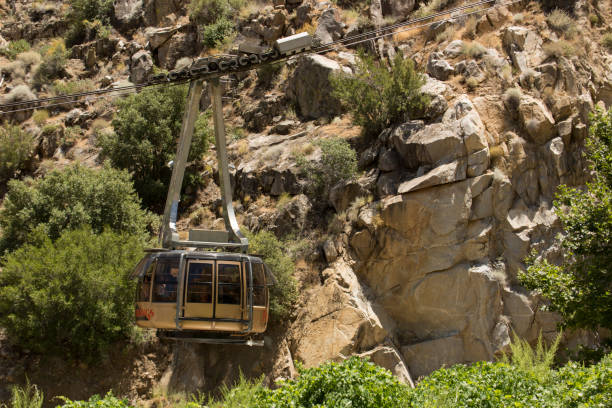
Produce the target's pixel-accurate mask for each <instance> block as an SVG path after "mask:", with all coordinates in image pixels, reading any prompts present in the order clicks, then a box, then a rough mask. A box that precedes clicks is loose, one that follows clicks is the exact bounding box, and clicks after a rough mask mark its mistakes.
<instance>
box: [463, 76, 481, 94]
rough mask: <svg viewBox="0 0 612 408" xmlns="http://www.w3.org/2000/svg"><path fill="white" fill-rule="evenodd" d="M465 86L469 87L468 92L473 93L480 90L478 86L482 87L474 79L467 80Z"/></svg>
mask: <svg viewBox="0 0 612 408" xmlns="http://www.w3.org/2000/svg"><path fill="white" fill-rule="evenodd" d="M465 85H466V86H467V88H468V90H470V91H473V90H475V89H476V88H478V85H480V82H479V81H478V79H476V78H474V77H470V78H468V79H466V80H465Z"/></svg>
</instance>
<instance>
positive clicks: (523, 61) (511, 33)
mask: <svg viewBox="0 0 612 408" xmlns="http://www.w3.org/2000/svg"><path fill="white" fill-rule="evenodd" d="M502 41H503V44H504V47H505V48H506V51H507V52H508V55H510V57H511V58H512V62H513V63H514V66H515V67H516V68H517V69H518V70H519V71H520V72H524V71H526V70H527V69H528V68H533V67H536V66H538V65H540V64H541V63H542V62H543V61H544V60H545V59H546V56H545V54H544V52H543V51H542V38H541V37H540V36H539V35H538V34H537V33H535V32H533V31H531V30H529V29H528V28H526V27H517V26H512V27H508V28H506V29H505V30H504V32H503V34H502Z"/></svg>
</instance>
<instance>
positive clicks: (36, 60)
mask: <svg viewBox="0 0 612 408" xmlns="http://www.w3.org/2000/svg"><path fill="white" fill-rule="evenodd" d="M17 60H18V61H21V62H23V65H24V66H26V67H28V68H29V67H31V66H34V65H37V64H40V62H41V61H42V57H41V56H40V54H39V53H37V52H36V51H26V52H22V53H21V54H19V55H17Z"/></svg>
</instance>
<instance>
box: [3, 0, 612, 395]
mask: <svg viewBox="0 0 612 408" xmlns="http://www.w3.org/2000/svg"><path fill="white" fill-rule="evenodd" d="M13 3H15V2H13ZM602 3H605V2H599V8H597V9H595V8H594V6H593V5H592V4H591V3H590V2H587V1H578V2H575V4H573V6H571V7H570V9H571V10H572V11H573V13H574V18H575V20H576V24H577V25H578V26H579V27H582V28H583V33H582V35H583V37H584V40H583V39H580V37H579V38H578V39H577V40H575V41H574V47H575V49H576V50H577V54H575V55H565V56H563V55H558V54H551V52H550V51H547V49H548V48H547V45H548V44H554V43H556V42H557V41H558V40H559V37H560V36H561V34H560V33H556V32H554V31H552V30H551V29H549V27H548V26H547V24H546V22H545V21H544V18H543V15H542V12H541V11H540V10H539V7H537V6H536V4H534V3H530V4H529V5H528V6H526V8H525V7H523V6H520V7H519V6H516V8H515V9H508V8H506V7H504V6H503V5H498V6H497V7H496V8H493V9H491V10H490V11H488V12H487V13H486V14H485V15H482V16H478V17H477V18H476V19H475V20H471V21H467V20H466V19H458V20H457V21H454V22H452V23H448V22H445V23H441V24H437V25H434V26H432V27H430V28H427V29H425V31H424V32H422V33H421V34H420V35H415V36H412V37H410V38H406V37H402V36H401V35H398V36H397V37H396V38H395V40H397V42H392V41H382V40H381V41H378V42H377V43H375V44H368V47H370V49H371V50H374V49H375V50H376V51H377V53H378V55H379V56H380V57H381V58H382V59H383V61H384V60H385V59H387V58H393V55H395V53H397V52H400V51H401V52H403V53H404V55H405V56H406V57H408V58H412V59H414V60H415V61H416V62H417V64H418V65H419V66H421V67H423V69H425V70H426V72H427V81H426V84H425V85H424V86H423V88H422V92H423V93H425V94H428V95H429V96H430V99H431V104H430V106H429V108H428V109H427V110H426V111H425V112H422V114H421V115H420V117H419V118H415V120H409V121H406V122H405V123H401V124H398V125H396V126H394V127H392V128H389V129H386V130H385V131H383V132H382V133H381V134H380V135H379V136H378V137H377V138H375V140H370V141H368V142H367V143H364V141H363V140H360V139H359V129H358V128H355V127H353V126H352V125H351V124H350V119H349V118H348V117H347V116H346V115H343V113H342V109H341V107H340V105H339V103H338V101H337V100H335V99H334V98H333V97H331V96H330V92H329V90H330V84H329V80H328V75H329V73H331V72H335V71H343V72H347V73H350V72H354V70H355V69H356V67H355V55H354V53H353V50H348V49H347V50H342V51H340V52H338V53H334V54H332V55H327V56H318V55H317V56H306V57H300V58H297V59H292V60H290V61H289V62H288V63H287V65H286V67H285V68H283V70H281V71H280V72H279V73H276V74H274V75H273V78H272V79H271V80H268V79H266V73H265V72H258V73H250V74H248V75H247V74H245V75H239V76H237V77H235V78H232V83H233V84H234V85H233V89H232V95H233V96H235V97H237V98H236V99H235V100H234V102H233V104H231V105H229V104H228V105H227V106H226V107H225V112H226V119H227V120H228V122H229V124H230V125H231V126H232V127H242V128H245V129H247V130H248V131H249V132H251V133H249V134H248V136H247V137H246V138H245V139H241V140H237V141H233V142H232V144H231V145H230V146H229V151H230V153H231V155H232V161H233V162H234V163H235V172H234V173H233V181H234V188H235V197H236V198H237V199H239V200H240V201H241V202H240V203H238V205H237V206H236V207H237V211H238V212H239V217H240V219H241V221H242V224H243V225H245V226H246V227H248V228H249V229H251V230H254V231H256V230H259V229H268V230H272V231H273V232H275V233H276V234H278V235H279V236H282V235H286V234H287V233H290V232H293V233H297V234H298V235H299V234H302V235H304V236H308V234H309V233H312V232H313V231H315V233H316V234H319V236H320V235H322V234H327V228H326V226H325V225H321V219H324V217H325V216H329V215H331V214H333V213H337V215H340V214H343V216H342V217H338V218H340V219H342V220H345V222H344V223H343V224H342V225H341V227H340V228H336V229H335V230H334V231H333V232H332V233H329V234H327V235H326V236H325V237H324V239H322V240H321V245H319V247H318V248H317V249H316V250H315V251H314V254H311V255H310V256H309V257H308V262H307V264H308V266H307V267H306V269H308V270H310V271H311V273H310V274H305V275H303V276H301V287H302V297H301V301H300V304H299V305H298V308H297V310H296V312H295V316H294V319H293V320H292V321H291V322H288V323H287V325H286V327H285V328H286V329H287V330H286V331H282V330H280V329H273V330H272V331H271V332H270V333H269V334H268V338H267V340H268V344H269V346H267V347H266V348H264V349H261V350H237V349H235V348H231V347H211V346H189V345H187V346H177V347H176V349H175V352H174V356H173V360H172V362H171V363H170V364H169V367H168V369H167V370H166V372H165V374H164V375H163V376H162V379H161V383H162V385H166V386H169V387H171V388H179V389H187V390H193V389H207V390H212V389H214V388H215V387H217V386H218V385H219V384H220V383H223V382H225V383H228V382H230V383H231V382H232V381H234V380H235V379H236V377H237V373H238V368H240V369H241V370H242V371H243V372H245V373H246V374H248V375H252V376H258V375H261V374H266V378H267V381H268V382H269V383H271V382H272V381H274V380H275V379H277V378H279V377H283V378H287V377H291V376H294V375H295V369H294V368H293V360H294V359H299V360H301V361H302V362H303V363H304V364H305V365H306V366H313V365H317V364H319V363H321V362H323V361H325V360H328V359H342V358H345V357H347V356H349V355H352V354H359V355H363V356H369V357H370V358H371V359H372V361H374V362H376V363H377V364H380V365H382V366H384V367H386V368H389V369H390V370H391V371H393V372H394V373H395V374H396V375H397V376H398V377H399V378H401V379H402V380H403V381H405V382H406V383H411V382H412V380H413V379H417V378H418V377H420V376H422V375H427V374H428V373H430V372H431V371H432V370H435V369H436V368H439V367H441V366H442V365H451V364H454V363H469V362H474V361H478V360H489V359H493V358H495V356H497V355H498V354H499V353H500V352H502V351H503V350H504V349H505V348H506V347H507V346H508V344H509V342H510V337H511V333H512V332H513V331H514V332H516V334H517V335H518V336H520V337H523V338H525V339H527V340H530V341H531V340H534V339H535V338H536V337H537V336H538V334H539V333H540V332H542V333H543V334H544V336H545V337H547V338H550V337H551V336H554V335H555V333H556V323H557V322H558V318H557V317H556V316H555V315H553V314H551V313H549V312H545V311H542V310H541V307H540V306H541V305H542V303H543V301H542V300H541V299H539V298H538V297H537V296H535V295H534V294H531V293H528V292H527V291H525V290H524V289H523V288H521V287H520V286H519V285H518V282H517V280H516V276H517V273H518V271H519V270H522V269H524V267H525V265H524V259H525V257H526V256H527V255H528V254H529V253H530V251H531V250H533V249H535V250H538V251H544V252H545V253H546V254H547V256H549V257H551V258H552V259H554V258H555V257H556V256H558V253H557V251H558V249H557V248H554V247H553V246H552V242H553V237H554V236H555V234H557V233H558V232H559V228H560V226H559V223H558V221H557V219H556V216H555V214H554V212H553V211H552V200H553V199H554V193H555V190H556V187H557V186H558V185H559V184H560V183H563V184H569V185H580V184H583V183H584V182H585V181H586V180H587V177H588V175H587V174H585V172H584V169H585V162H584V158H583V157H582V150H583V145H584V140H585V137H586V136H587V126H588V112H589V111H591V110H592V109H593V108H594V106H595V105H603V106H606V107H610V105H611V104H612V73H611V71H610V66H612V56H611V55H610V53H609V51H608V52H606V51H605V50H604V49H603V48H601V47H600V46H599V45H598V40H599V37H600V36H601V34H602V32H603V28H597V27H590V23H589V22H588V15H589V13H594V12H596V13H598V14H599V15H600V16H602V18H604V19H605V20H604V21H609V19H610V18H612V16H611V15H610V13H611V10H610V5H609V4H607V3H606V4H602ZM185 7H186V2H182V1H174V2H164V1H149V0H147V1H142V0H121V1H116V2H115V6H114V12H115V14H114V15H115V20H114V23H113V24H114V25H115V27H116V30H115V29H114V30H113V32H112V35H111V36H110V38H107V39H104V40H100V39H97V40H92V41H90V42H86V43H85V44H81V45H78V46H75V47H73V48H72V50H71V53H72V54H71V56H72V59H71V60H70V61H71V62H70V63H69V66H68V68H67V72H66V79H69V78H70V77H71V78H73V79H76V78H80V79H82V78H92V79H93V80H94V81H95V82H96V84H99V85H100V86H109V85H110V84H111V83H112V82H113V81H119V80H120V81H124V80H126V79H127V78H130V80H131V81H133V82H141V81H143V80H145V79H146V78H147V76H148V75H150V74H151V72H152V71H153V66H154V65H157V66H159V67H163V68H173V67H174V66H177V65H180V63H181V62H180V61H181V59H182V58H184V57H188V58H192V57H196V56H198V55H200V54H201V53H203V52H204V53H205V52H206V50H203V49H201V41H200V40H201V39H200V38H199V35H200V34H199V31H198V30H197V28H196V27H195V25H194V24H193V23H191V22H190V21H189V18H188V17H187V16H186V8H185ZM414 7H415V2H414V1H383V2H381V1H372V2H371V5H370V6H369V10H367V14H368V15H369V18H370V19H371V21H370V22H368V24H370V23H372V24H380V23H381V22H382V21H383V19H384V18H386V17H387V18H388V17H389V16H405V15H407V14H408V13H410V12H411V11H412V10H413V9H414ZM6 8H7V9H8V6H6ZM34 8H35V9H36V10H39V9H40V10H42V11H41V12H40V13H38V14H36V13H34V12H31V13H29V14H28V13H26V10H27V8H26V6H25V3H24V2H17V11H20V12H21V13H23V14H24V15H26V14H27V16H28V17H24V18H23V19H17V18H16V19H14V20H11V21H8V20H7V23H6V24H4V25H3V27H2V29H0V34H1V35H2V36H4V37H5V38H7V39H9V40H14V39H18V38H22V37H23V38H28V39H32V40H44V39H45V38H49V37H52V36H56V35H61V34H62V33H63V30H64V28H62V27H60V26H59V25H58V24H57V21H56V20H57V19H59V18H60V17H59V15H58V14H57V13H56V11H54V10H53V9H52V8H48V9H45V8H40V7H39V6H36V7H34ZM45 10H46V11H45ZM41 13H42V14H41ZM39 14H40V15H39ZM247 14H248V13H247ZM305 24H310V26H311V27H313V28H314V27H315V26H316V30H314V33H315V36H316V38H317V41H319V42H320V43H326V42H330V41H333V40H335V39H337V38H341V37H346V36H349V35H353V34H357V33H359V32H362V31H364V30H366V29H367V26H368V24H365V25H364V24H358V22H357V21H351V20H350V18H346V16H345V15H344V14H343V11H342V10H341V9H340V8H338V7H335V6H332V5H331V4H330V3H327V2H316V1H309V0H306V1H303V2H300V1H293V0H292V1H289V0H287V1H286V2H282V1H281V2H276V1H275V2H274V6H272V5H268V6H266V7H264V8H261V9H258V10H254V11H253V12H252V13H250V14H249V15H248V16H247V17H244V18H238V19H237V28H238V31H239V32H238V36H237V37H236V44H238V43H240V42H241V41H246V38H250V39H251V40H252V39H253V38H255V39H256V40H257V41H256V42H258V44H260V43H265V42H270V41H273V40H274V39H276V38H278V37H280V36H282V35H288V34H292V33H294V32H295V31H296V30H301V29H303V28H304V27H306V26H305ZM468 26H469V27H471V28H469V30H471V31H468ZM364 27H365V28H364ZM449 27H454V30H455V31H453V30H451V29H449ZM447 32H448V33H450V34H448V35H447V34H445V33H447ZM441 34H444V36H441ZM460 38H463V39H460ZM470 39H475V41H480V42H482V43H483V44H485V45H480V48H478V49H477V50H476V51H469V50H470V49H474V47H475V44H474V42H475V41H474V42H473V41H470ZM589 39H590V40H589ZM249 41H250V40H249ZM183 62H185V61H184V60H183ZM2 63H3V64H4V65H3V72H5V71H6V68H7V65H6V64H7V63H8V62H7V61H2ZM12 72H15V71H12ZM13 75H14V77H11V76H10V75H9V76H7V77H6V78H7V80H10V84H9V87H6V85H5V88H4V89H3V92H4V93H5V94H7V95H8V94H9V91H11V90H12V89H14V88H15V86H16V85H19V84H22V83H28V81H29V80H30V78H31V71H27V72H25V73H24V75H23V76H19V75H15V74H13ZM511 89H513V90H511ZM510 90H511V91H510ZM41 95H43V93H40V94H39V95H37V96H41ZM228 96H229V95H228ZM206 102H207V98H206V97H205V96H204V97H203V99H202V103H203V105H206ZM288 106H292V107H293V110H289V109H287V107H288ZM81 108H82V110H81V111H80V113H79V112H76V113H74V112H71V114H68V115H66V114H65V113H63V112H61V111H59V110H58V111H57V112H52V113H54V114H57V115H52V116H54V119H53V120H56V121H57V123H59V124H61V126H64V123H69V122H70V121H72V120H73V119H74V120H78V121H79V123H80V125H81V126H82V127H84V128H88V127H90V125H91V124H92V122H93V120H95V119H96V118H106V119H109V118H110V117H111V116H112V107H108V106H98V105H95V106H94V105H90V104H88V103H85V104H83V105H82V106H81ZM70 118H73V119H70ZM334 118H335V119H334ZM18 120H19V121H26V122H24V126H25V127H27V128H28V129H30V130H31V131H32V132H38V133H39V134H40V138H41V146H43V145H44V146H52V147H49V148H46V149H44V150H45V151H47V150H49V151H48V152H46V153H45V154H44V155H43V154H41V159H42V158H48V157H54V158H55V160H56V161H57V163H58V164H61V163H64V162H65V158H66V157H68V158H70V157H74V158H76V159H80V158H81V159H84V160H85V161H86V162H87V163H93V159H91V157H92V154H93V155H94V156H95V153H96V150H95V148H94V147H93V146H92V145H91V144H88V145H87V146H86V147H85V146H84V145H83V143H81V144H80V145H77V146H75V147H74V148H73V149H72V150H70V151H68V152H67V151H65V149H64V150H61V149H60V148H59V147H57V146H55V145H54V144H53V143H50V142H49V135H45V134H44V133H43V132H42V130H41V129H39V128H38V127H37V125H35V124H34V123H33V122H32V121H31V120H29V118H28V117H23V118H19V119H18ZM67 121H69V122H67ZM70 123H72V122H70ZM332 136H340V137H343V138H346V139H348V140H350V141H352V142H353V144H354V145H355V146H359V165H360V167H361V170H363V173H362V175H361V176H360V177H359V178H357V179H355V180H348V181H345V182H342V183H340V184H338V185H336V186H330V187H331V188H330V195H329V203H313V202H311V201H310V199H309V198H308V197H307V196H306V195H305V194H303V193H305V192H306V187H307V185H308V180H307V179H304V178H303V177H302V176H301V175H300V172H299V171H298V168H297V165H296V163H295V153H300V154H302V155H303V156H304V157H306V158H307V159H308V160H318V158H319V157H320V152H319V150H318V149H319V148H318V147H316V146H314V145H312V142H313V141H314V140H316V139H319V138H326V137H332ZM60 150H61V151H60ZM70 152H71V153H70ZM69 153H70V154H69ZM209 164H210V165H212V166H214V164H215V163H214V158H210V159H209ZM203 177H205V178H207V180H212V179H213V175H212V174H211V173H207V174H205V175H203ZM283 194H289V195H290V196H292V198H291V200H290V202H289V204H288V205H284V206H275V205H274V203H275V201H276V198H277V197H279V196H281V195H283ZM258 196H259V197H263V198H260V199H258V200H255V199H256V198H257V197H258ZM368 196H371V197H372V199H371V200H362V201H363V204H361V205H359V206H356V205H353V204H354V203H355V202H356V199H358V198H360V197H368ZM218 201H219V193H218V189H217V187H216V185H215V184H214V183H208V186H207V187H206V191H204V192H200V199H199V201H198V202H197V203H196V206H207V207H210V208H211V211H209V212H208V213H209V215H210V217H209V218H208V219H206V220H200V221H196V222H194V221H190V220H186V219H183V220H182V221H181V223H180V224H179V225H184V226H186V225H187V224H188V223H189V222H191V223H192V224H193V223H196V224H197V223H200V224H211V225H212V226H214V225H216V224H218V219H219V217H220V214H218V213H216V214H215V211H216V206H217V205H218ZM322 206H323V207H327V208H326V209H325V210H324V212H325V213H324V214H320V213H317V214H316V216H315V215H313V208H314V207H317V208H319V207H322ZM186 213H188V212H186ZM215 219H216V220H215ZM206 226H210V225H206ZM577 335H578V334H571V335H568V336H567V339H566V340H567V341H572V336H574V337H575V336H577ZM228 355H231V357H232V358H231V359H228V358H226V357H227V356H228Z"/></svg>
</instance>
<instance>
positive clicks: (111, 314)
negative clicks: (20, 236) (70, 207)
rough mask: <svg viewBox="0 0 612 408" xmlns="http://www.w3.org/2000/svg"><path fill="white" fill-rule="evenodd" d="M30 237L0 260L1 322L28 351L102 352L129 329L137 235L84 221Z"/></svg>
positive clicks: (90, 356) (87, 356)
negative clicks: (57, 234) (53, 236)
mask: <svg viewBox="0 0 612 408" xmlns="http://www.w3.org/2000/svg"><path fill="white" fill-rule="evenodd" d="M33 241H34V242H33V243H31V244H27V245H24V246H23V247H21V248H19V249H18V250H16V251H15V252H13V253H11V254H9V255H8V256H7V257H6V261H5V262H4V264H3V265H2V273H1V274H0V326H1V327H3V328H4V329H6V333H7V335H8V338H9V340H10V341H11V342H12V343H14V344H17V345H19V346H20V347H22V348H25V349H29V350H32V351H34V352H38V353H62V354H67V355H68V356H70V357H73V358H79V359H82V360H85V361H90V360H96V359H98V358H100V353H101V352H102V351H104V350H105V348H106V347H107V346H108V345H109V344H111V343H112V342H114V341H117V340H119V339H122V338H125V337H126V336H128V335H129V333H130V331H131V330H132V328H133V314H134V306H133V300H134V281H133V280H132V279H130V278H129V274H130V272H131V271H132V269H133V267H134V265H136V263H137V262H138V260H139V259H140V257H142V253H143V252H142V251H143V241H142V239H141V237H138V236H134V235H130V234H127V233H117V232H113V231H110V230H108V231H105V232H103V233H101V234H95V233H94V232H93V231H92V230H91V229H90V228H84V229H79V230H75V231H70V230H68V231H65V232H63V233H62V234H61V236H60V237H59V239H57V240H56V241H55V242H53V241H52V240H51V239H49V238H48V237H47V236H44V235H37V236H36V239H34V240H33Z"/></svg>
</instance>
